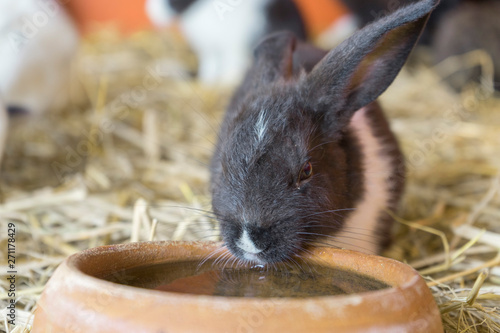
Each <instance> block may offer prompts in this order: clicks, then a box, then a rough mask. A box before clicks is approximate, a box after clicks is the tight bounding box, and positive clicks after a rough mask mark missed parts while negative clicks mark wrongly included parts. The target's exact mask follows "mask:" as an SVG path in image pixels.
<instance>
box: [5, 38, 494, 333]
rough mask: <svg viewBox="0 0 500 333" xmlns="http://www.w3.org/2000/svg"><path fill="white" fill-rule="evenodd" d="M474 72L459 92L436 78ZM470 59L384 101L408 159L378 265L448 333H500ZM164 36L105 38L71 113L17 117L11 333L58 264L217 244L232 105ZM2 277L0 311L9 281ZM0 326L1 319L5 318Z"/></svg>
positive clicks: (484, 96) (11, 161)
mask: <svg viewBox="0 0 500 333" xmlns="http://www.w3.org/2000/svg"><path fill="white" fill-rule="evenodd" d="M471 63H472V64H473V63H479V64H481V66H482V67H483V70H484V80H483V82H482V84H481V85H476V86H470V87H468V88H467V89H465V90H464V91H463V92H462V93H460V94H458V93H456V92H454V91H452V90H450V89H449V88H448V86H447V85H446V84H444V83H443V82H442V80H441V77H440V75H447V74H449V73H452V72H454V71H456V70H458V69H459V68H461V67H465V66H469V65H470V64H471ZM490 64H491V60H490V59H488V58H487V57H485V56H484V54H482V53H480V52H475V53H472V54H469V55H468V56H466V57H461V58H457V59H450V60H449V61H447V62H445V63H442V64H441V65H439V67H438V68H434V69H432V68H429V67H427V66H425V65H423V64H421V63H419V62H417V63H414V64H413V66H411V67H410V68H408V69H405V70H404V71H403V72H402V73H401V74H400V76H399V77H398V79H397V80H396V82H395V83H394V84H393V86H392V87H391V88H390V89H389V90H388V91H387V92H386V93H385V94H384V95H383V97H382V99H381V101H382V105H383V106H384V108H385V110H386V112H387V114H388V116H389V118H390V119H391V124H392V127H393V129H394V131H395V133H396V134H397V136H398V138H399V140H400V143H401V145H402V148H403V150H404V152H405V156H406V158H407V167H408V184H407V189H406V194H405V198H404V202H403V204H402V209H401V211H399V212H396V213H395V214H394V218H395V220H396V221H397V222H396V225H395V230H394V233H395V237H394V240H395V241H394V244H393V246H392V247H391V248H390V249H389V250H388V251H387V253H386V255H387V256H390V257H393V258H396V259H398V260H402V261H405V262H407V263H409V264H410V265H412V266H413V267H415V268H416V269H417V270H419V271H420V272H421V274H422V275H423V276H424V277H425V279H426V280H427V281H428V283H429V287H430V288H431V290H432V292H433V294H434V296H435V298H436V301H437V302H438V304H439V307H440V310H441V313H442V316H443V322H444V325H445V327H446V331H447V332H500V314H499V313H500V311H499V308H500V195H499V190H500V153H499V151H500V148H499V147H500V99H499V98H498V96H495V94H494V93H493V92H492V90H491V89H490V87H491V81H490V79H489V76H488V74H491V66H490ZM195 68H196V60H195V58H194V57H193V55H192V54H191V53H190V52H189V51H188V49H187V47H186V46H185V45H184V44H183V42H182V41H181V39H180V38H179V37H178V36H177V35H175V34H161V35H160V34H156V33H138V34H135V35H133V36H130V37H127V38H123V37H120V36H119V35H118V34H116V33H114V32H113V31H105V32H100V33H98V34H95V35H93V36H91V37H90V38H88V39H87V40H86V41H85V42H84V44H83V46H82V49H81V52H80V53H79V57H78V59H77V60H76V61H75V64H74V67H73V68H72V71H73V73H72V76H73V78H74V80H73V81H74V82H73V84H72V86H71V88H72V89H71V90H72V98H71V103H70V105H69V106H68V107H66V108H65V109H62V110H54V111H53V112H51V113H50V114H47V115H44V116H43V117H40V118H36V119H34V118H29V117H18V118H15V119H13V120H12V123H11V126H10V133H9V138H8V144H7V147H6V156H5V159H4V163H3V166H2V169H1V173H0V228H1V231H0V244H1V254H2V258H4V257H5V258H6V256H7V234H6V232H5V231H6V230H7V225H8V223H14V224H15V226H16V260H17V262H16V266H17V271H18V280H17V294H16V295H17V309H18V313H17V323H18V326H17V327H16V328H15V329H14V328H13V327H8V326H7V325H6V324H2V327H1V328H0V330H2V329H3V330H6V331H9V332H23V331H24V330H25V326H24V324H25V323H26V324H27V325H26V331H29V327H30V326H29V323H30V320H31V319H32V313H33V310H34V309H35V307H36V302H37V299H38V297H39V295H40V294H41V292H42V290H43V286H44V285H45V283H46V282H47V280H48V279H49V278H50V276H51V274H52V273H53V271H54V269H55V268H56V267H57V265H58V264H59V263H60V262H61V261H62V260H63V259H64V258H65V257H66V256H68V255H70V254H72V253H75V252H77V251H80V250H83V249H86V248H90V247H94V246H100V245H105V244H113V243H123V242H129V241H131V240H133V241H137V240H148V239H151V238H153V237H154V239H156V240H170V239H185V240H195V239H203V240H215V239H217V234H218V233H217V225H216V223H215V222H214V221H212V220H211V219H209V218H208V217H207V214H206V213H205V210H209V209H210V198H209V195H208V191H207V182H208V166H207V164H208V163H209V160H210V155H211V151H212V148H213V144H214V141H215V140H216V131H217V128H218V126H219V122H220V118H221V116H222V114H223V111H224V108H225V105H226V103H227V101H228V98H229V96H230V94H231V89H229V88H221V87H219V88H214V87H211V88H210V87H204V86H202V85H201V84H199V83H197V81H196V80H194V79H193V78H192V73H193V72H194V69H195ZM2 260H3V259H2ZM0 274H2V276H1V280H0V308H2V309H3V308H5V306H6V304H7V301H8V299H9V298H8V296H7V290H8V281H7V280H6V278H5V275H4V274H6V273H5V270H3V271H2V272H0ZM1 318H2V320H4V319H5V311H3V312H2V315H1Z"/></svg>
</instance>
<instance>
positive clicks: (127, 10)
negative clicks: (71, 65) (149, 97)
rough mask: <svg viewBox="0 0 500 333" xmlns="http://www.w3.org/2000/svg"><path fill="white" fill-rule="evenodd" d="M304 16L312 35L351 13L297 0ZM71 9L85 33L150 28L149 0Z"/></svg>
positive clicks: (91, 1)
mask: <svg viewBox="0 0 500 333" xmlns="http://www.w3.org/2000/svg"><path fill="white" fill-rule="evenodd" d="M294 1H295V3H296V4H297V6H298V7H299V9H300V11H301V13H302V14H303V16H304V20H305V23H306V27H307V29H308V31H309V34H310V36H311V37H316V36H318V35H319V34H321V32H323V31H325V30H326V29H328V28H329V27H330V25H331V24H332V23H333V22H335V21H336V20H338V19H339V18H340V17H342V16H343V15H345V14H347V13H348V10H347V8H346V7H345V6H344V5H343V4H342V3H341V2H340V0H313V1H312V0H294ZM59 2H60V3H65V6H66V7H67V9H68V12H69V13H70V14H71V16H72V17H73V18H74V20H75V21H76V24H77V25H78V28H79V30H80V31H81V32H82V33H84V34H85V33H88V32H90V31H92V30H93V29H94V28H95V27H97V26H102V25H109V24H113V25H115V26H117V27H118V29H119V30H120V31H122V32H124V33H131V32H134V31H137V30H142V29H150V28H151V27H152V24H151V22H150V21H149V19H148V17H147V16H146V12H145V9H144V8H145V2H146V0H127V1H123V0H65V1H59Z"/></svg>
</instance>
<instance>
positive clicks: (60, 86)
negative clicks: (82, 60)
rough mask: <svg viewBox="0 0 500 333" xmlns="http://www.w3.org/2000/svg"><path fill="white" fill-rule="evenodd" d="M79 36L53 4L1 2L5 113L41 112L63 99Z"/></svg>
mask: <svg viewBox="0 0 500 333" xmlns="http://www.w3.org/2000/svg"><path fill="white" fill-rule="evenodd" d="M77 46H78V33H77V31H76V29H75V27H74V25H73V24H72V22H71V20H70V18H69V17H68V16H67V15H66V13H65V12H64V10H63V9H62V8H61V6H60V5H59V4H58V2H57V1H55V0H21V1H19V0H1V1H0V73H2V75H1V76H0V94H1V95H2V97H3V99H4V103H5V105H6V107H7V109H8V110H23V111H27V112H30V113H41V112H44V111H46V110H47V109H49V108H51V107H53V106H54V105H55V104H56V103H61V102H63V101H64V100H65V99H66V98H67V97H68V89H67V88H68V78H69V73H70V65H71V61H72V59H73V56H74V54H75V51H76V49H77Z"/></svg>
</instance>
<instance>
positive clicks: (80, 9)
mask: <svg viewBox="0 0 500 333" xmlns="http://www.w3.org/2000/svg"><path fill="white" fill-rule="evenodd" d="M59 2H60V3H65V4H64V6H66V7H67V9H68V12H69V13H70V14H71V16H72V17H73V19H74V20H75V22H76V24H77V26H78V28H79V30H80V31H81V32H82V33H83V34H86V33H88V32H90V31H92V30H93V29H94V28H95V27H97V26H102V25H109V24H112V25H115V26H116V27H117V28H118V29H119V30H120V31H121V32H124V33H131V32H134V31H137V30H143V29H149V28H151V23H150V21H149V19H148V17H147V16H146V12H145V10H144V6H145V0H126V1H123V0H65V1H59Z"/></svg>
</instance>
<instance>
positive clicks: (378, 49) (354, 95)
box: [302, 0, 439, 129]
mask: <svg viewBox="0 0 500 333" xmlns="http://www.w3.org/2000/svg"><path fill="white" fill-rule="evenodd" d="M438 2H439V0H422V1H420V2H417V3H414V4H411V5H409V6H407V7H404V8H401V9H399V10H397V11H395V12H394V13H392V14H390V15H389V16H387V17H385V18H383V19H381V20H379V21H376V22H374V23H372V24H370V25H368V26H366V27H365V28H363V29H361V30H359V31H358V32H356V33H355V34H354V35H352V36H351V37H350V38H348V39H347V40H345V41H344V42H343V43H342V44H340V45H339V46H338V47H336V48H335V49H333V50H332V51H330V52H329V53H328V54H327V55H326V56H325V57H324V58H323V59H322V60H321V62H320V63H318V64H317V65H316V66H315V67H314V69H313V70H312V71H311V73H310V74H309V75H307V77H306V78H305V80H304V81H303V83H302V84H303V90H302V91H303V92H304V94H305V96H304V97H305V98H307V100H308V101H309V103H311V105H312V107H313V109H314V110H316V111H319V112H325V113H326V114H325V115H324V116H325V117H326V118H330V119H331V121H329V122H330V123H331V125H333V126H334V128H333V129H341V128H343V127H344V126H346V125H347V123H348V121H349V119H350V118H351V116H352V115H353V114H354V112H355V111H356V110H358V109H360V108H362V107H363V106H366V105H367V104H369V103H371V102H372V101H374V100H375V99H376V98H377V97H378V96H379V95H380V94H381V93H383V92H384V91H385V90H386V89H387V87H388V86H389V85H390V84H391V83H392V81H393V80H394V78H395V77H396V75H397V74H398V72H399V71H400V69H401V67H402V66H403V65H404V63H405V61H406V59H407V57H408V55H409V53H410V52H411V50H412V48H413V46H414V45H415V43H416V42H417V40H418V38H419V36H420V34H421V32H422V30H423V28H424V26H425V23H426V22H427V19H428V18H429V15H430V12H431V11H432V10H433V9H434V8H435V6H436V5H437V3H438Z"/></svg>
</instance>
